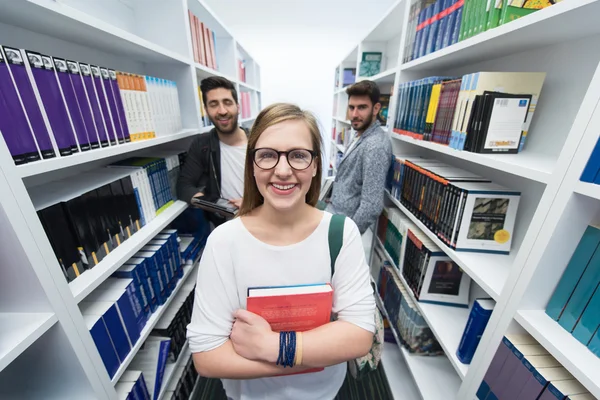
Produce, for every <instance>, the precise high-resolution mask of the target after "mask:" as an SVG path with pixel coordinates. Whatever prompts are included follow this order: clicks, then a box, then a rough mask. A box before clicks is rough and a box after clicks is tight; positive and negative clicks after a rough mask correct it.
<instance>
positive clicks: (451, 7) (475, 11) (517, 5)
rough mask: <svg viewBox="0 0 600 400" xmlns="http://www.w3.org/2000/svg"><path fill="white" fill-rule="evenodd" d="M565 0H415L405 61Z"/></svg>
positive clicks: (412, 4) (411, 8) (410, 14)
mask: <svg viewBox="0 0 600 400" xmlns="http://www.w3.org/2000/svg"><path fill="white" fill-rule="evenodd" d="M560 1H562V0H546V1H534V0H527V1H514V0H491V1H487V2H486V1H479V0H413V1H412V2H411V6H410V11H409V27H408V35H409V36H408V38H407V40H406V47H405V51H404V54H405V56H404V60H403V62H408V61H411V60H414V59H417V58H420V57H423V56H425V55H427V54H430V53H433V52H436V51H438V50H440V49H443V48H445V47H447V46H450V45H452V44H454V43H457V42H460V41H462V40H465V39H468V38H470V37H473V36H476V35H478V34H480V33H482V32H485V31H487V30H489V29H493V28H496V27H498V26H500V25H503V24H506V23H508V22H510V21H513V20H515V19H517V18H520V17H522V16H525V15H528V14H531V13H532V12H534V11H537V10H539V9H542V8H545V7H549V6H551V5H553V4H555V3H558V2H560Z"/></svg>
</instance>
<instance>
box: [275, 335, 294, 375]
mask: <svg viewBox="0 0 600 400" xmlns="http://www.w3.org/2000/svg"><path fill="white" fill-rule="evenodd" d="M295 358H296V332H294V331H281V332H279V356H278V357H277V365H283V367H284V368H286V367H293V366H294V360H295Z"/></svg>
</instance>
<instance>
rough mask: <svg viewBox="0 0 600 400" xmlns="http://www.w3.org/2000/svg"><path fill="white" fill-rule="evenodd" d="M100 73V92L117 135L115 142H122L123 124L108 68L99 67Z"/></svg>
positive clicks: (123, 139)
mask: <svg viewBox="0 0 600 400" xmlns="http://www.w3.org/2000/svg"><path fill="white" fill-rule="evenodd" d="M100 75H101V80H102V92H103V94H104V97H105V98H106V103H107V104H108V113H109V117H110V120H111V121H112V125H113V128H114V131H115V134H116V137H117V142H118V143H119V144H123V143H125V134H124V132H123V126H122V123H121V120H120V118H119V113H118V111H117V104H116V102H115V97H114V95H113V92H112V85H111V83H110V76H109V73H108V70H107V69H106V68H100Z"/></svg>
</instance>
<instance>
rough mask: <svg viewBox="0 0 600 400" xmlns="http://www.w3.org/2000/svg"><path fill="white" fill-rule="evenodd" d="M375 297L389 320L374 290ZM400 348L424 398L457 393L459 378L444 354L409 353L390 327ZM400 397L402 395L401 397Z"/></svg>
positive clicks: (426, 399) (441, 397)
mask: <svg viewBox="0 0 600 400" xmlns="http://www.w3.org/2000/svg"><path fill="white" fill-rule="evenodd" d="M375 294H376V296H375V298H376V300H377V303H379V307H380V308H381V310H382V311H383V313H384V315H385V317H386V318H387V319H388V321H389V320H390V318H389V316H388V314H387V311H386V309H385V307H384V306H383V301H382V299H381V297H380V296H379V293H378V292H377V291H375ZM390 330H391V331H392V333H393V334H394V338H395V339H396V343H397V344H398V347H399V348H400V353H401V354H402V357H403V358H404V361H405V362H406V366H407V367H408V370H409V371H410V374H411V375H412V377H413V380H414V381H415V383H416V384H417V388H418V389H419V392H420V393H421V397H422V398H423V399H424V400H429V399H431V400H439V399H445V398H448V394H449V393H458V390H459V388H460V385H461V379H460V378H459V377H458V375H457V374H456V372H455V371H454V369H453V367H452V366H451V365H450V361H448V358H447V357H445V356H435V357H428V356H417V355H414V354H410V353H409V352H408V350H406V348H404V346H402V345H401V344H400V338H399V336H398V333H397V332H396V329H394V328H393V327H391V328H390ZM401 398H402V397H401Z"/></svg>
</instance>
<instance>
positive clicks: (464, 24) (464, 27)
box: [458, 0, 471, 42]
mask: <svg viewBox="0 0 600 400" xmlns="http://www.w3.org/2000/svg"><path fill="white" fill-rule="evenodd" d="M470 3H471V0H465V3H464V5H463V15H462V21H461V24H460V31H459V33H458V41H459V42H460V41H462V40H465V39H466V36H467V31H468V30H469V27H468V25H469V4H470Z"/></svg>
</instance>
